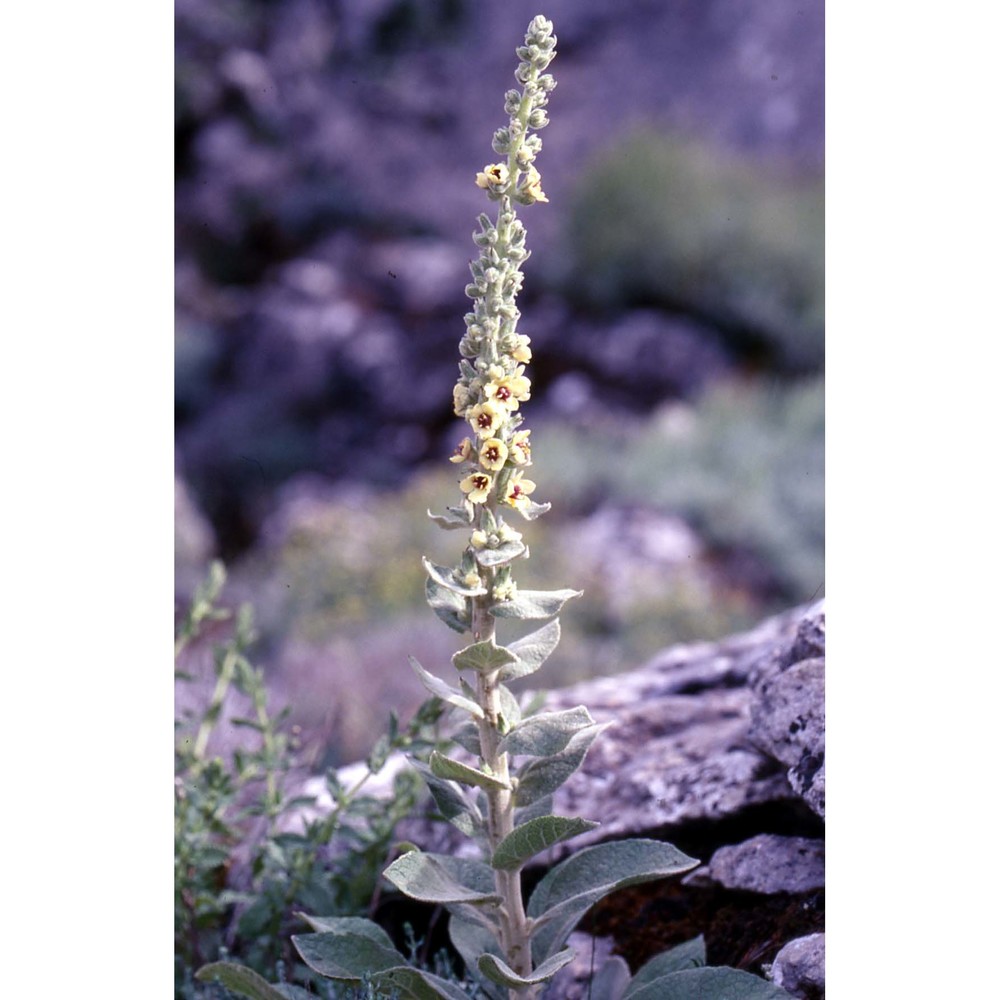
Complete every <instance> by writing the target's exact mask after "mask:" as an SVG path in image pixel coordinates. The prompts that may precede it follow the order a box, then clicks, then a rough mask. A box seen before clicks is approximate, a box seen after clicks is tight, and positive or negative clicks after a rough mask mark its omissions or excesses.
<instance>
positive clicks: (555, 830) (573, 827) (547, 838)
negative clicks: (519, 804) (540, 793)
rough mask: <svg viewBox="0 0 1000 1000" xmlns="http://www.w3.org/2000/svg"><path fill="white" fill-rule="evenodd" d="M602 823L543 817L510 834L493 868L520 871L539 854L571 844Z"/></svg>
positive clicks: (572, 818)
mask: <svg viewBox="0 0 1000 1000" xmlns="http://www.w3.org/2000/svg"><path fill="white" fill-rule="evenodd" d="M600 825H601V824H600V823H594V822H592V821H591V820H589V819H579V818H574V817H570V816H539V817H537V818H536V819H532V820H529V821H528V822H527V823H523V824H522V825H521V826H519V827H517V828H516V829H515V830H513V831H512V832H511V833H509V834H508V835H507V836H506V837H504V839H503V840H501V841H500V843H499V844H497V849H496V850H495V851H494V852H493V857H492V859H491V861H490V864H491V865H492V866H493V867H494V868H499V869H500V870H501V871H517V870H518V869H519V868H521V867H522V865H523V864H524V863H525V861H527V860H529V859H530V858H533V857H534V856H535V855H536V854H541V852H542V851H544V850H546V849H547V848H549V847H551V846H552V845H553V844H558V843H559V842H560V841H563V840H569V838H570V837H575V836H577V835H578V834H581V833H586V832H587V831H588V830H594V829H596V828H597V827H599V826H600Z"/></svg>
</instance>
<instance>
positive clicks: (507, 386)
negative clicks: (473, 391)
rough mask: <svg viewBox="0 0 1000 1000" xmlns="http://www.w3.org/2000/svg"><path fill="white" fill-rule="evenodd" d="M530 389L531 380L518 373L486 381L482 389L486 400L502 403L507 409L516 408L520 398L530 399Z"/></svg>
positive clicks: (519, 403)
mask: <svg viewBox="0 0 1000 1000" xmlns="http://www.w3.org/2000/svg"><path fill="white" fill-rule="evenodd" d="M530 390H531V380H530V379H526V378H525V377H524V376H523V375H520V374H518V375H508V376H507V377H506V378H501V379H497V380H496V381H495V382H488V383H487V384H486V386H485V388H484V390H483V391H484V392H485V393H486V398H487V399H488V400H493V401H495V402H497V403H502V404H503V405H504V406H506V407H507V409H508V410H516V409H517V408H518V407H519V406H520V405H521V400H522V399H531V391H530Z"/></svg>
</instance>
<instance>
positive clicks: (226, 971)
mask: <svg viewBox="0 0 1000 1000" xmlns="http://www.w3.org/2000/svg"><path fill="white" fill-rule="evenodd" d="M194 978H195V979H198V980H200V981H201V982H203V983H210V982H212V981H213V980H217V981H218V982H220V983H222V985H223V986H225V987H226V989H227V990H232V991H233V993H239V994H240V996H244V997H249V998H250V1000H286V998H285V995H284V994H283V993H279V992H278V989H277V987H275V986H272V985H271V984H270V983H269V982H268V981H267V980H266V979H264V977H263V976H259V975H258V974H257V973H256V972H254V971H253V969H248V968H246V967H245V966H242V965H236V964H235V963H233V962H212V964H211V965H203V966H202V967H201V968H200V969H199V970H198V971H197V972H196V973H195V975H194Z"/></svg>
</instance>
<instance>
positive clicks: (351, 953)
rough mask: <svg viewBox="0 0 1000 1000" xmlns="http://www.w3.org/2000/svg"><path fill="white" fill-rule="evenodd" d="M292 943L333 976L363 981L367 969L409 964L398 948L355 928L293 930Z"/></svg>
mask: <svg viewBox="0 0 1000 1000" xmlns="http://www.w3.org/2000/svg"><path fill="white" fill-rule="evenodd" d="M292 944H293V945H295V949H296V951H298V953H299V955H301V956H302V961H303V962H305V963H306V965H308V966H309V968H310V969H312V970H313V971H314V972H318V973H319V974H320V975H321V976H326V977H327V978H329V979H343V980H346V981H347V982H351V983H360V982H361V977H362V976H364V974H365V973H366V972H379V971H381V970H382V969H391V968H392V967H393V966H397V965H406V959H405V958H404V957H403V956H402V955H400V953H399V952H398V951H396V949H395V948H392V947H389V948H387V947H386V946H385V945H384V944H381V943H379V942H378V941H374V940H373V939H372V938H371V937H369V936H368V935H367V934H357V933H354V932H352V931H347V932H345V933H334V932H332V931H323V932H322V933H319V934H293V935H292Z"/></svg>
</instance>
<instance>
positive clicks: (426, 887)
mask: <svg viewBox="0 0 1000 1000" xmlns="http://www.w3.org/2000/svg"><path fill="white" fill-rule="evenodd" d="M382 874H383V875H384V876H385V877H386V878H387V879H388V880H389V881H390V882H391V883H392V884H393V885H394V886H395V887H396V888H397V889H399V891H400V892H404V893H406V895H407V896H410V897H411V898H412V899H419V900H421V901H422V902H424V903H442V904H447V903H468V904H471V905H476V906H481V905H483V904H496V903H499V902H500V897H499V896H498V895H497V894H496V892H495V891H494V889H495V887H494V882H493V873H492V871H491V870H490V869H489V868H488V867H487V866H486V865H484V864H483V863H482V862H479V861H470V860H469V859H467V858H453V857H450V856H449V855H447V854H426V853H424V852H423V851H410V853H409V854H404V855H403V856H402V857H400V858H396V860H395V861H393V863H392V864H391V865H389V867H388V868H386V870H385V871H384V872H382Z"/></svg>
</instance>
